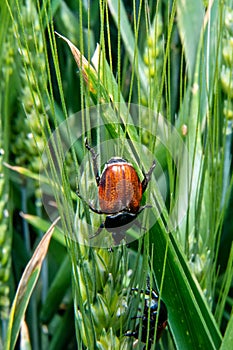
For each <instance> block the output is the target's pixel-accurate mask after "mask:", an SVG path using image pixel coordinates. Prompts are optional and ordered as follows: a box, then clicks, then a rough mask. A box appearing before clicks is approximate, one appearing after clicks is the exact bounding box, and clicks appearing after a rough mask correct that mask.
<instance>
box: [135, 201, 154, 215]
mask: <svg viewBox="0 0 233 350" xmlns="http://www.w3.org/2000/svg"><path fill="white" fill-rule="evenodd" d="M146 208H152V205H150V204H146V205H143V206H141V207H140V208H139V210H138V212H137V215H138V214H140V213H141V212H142V211H143V210H144V209H146Z"/></svg>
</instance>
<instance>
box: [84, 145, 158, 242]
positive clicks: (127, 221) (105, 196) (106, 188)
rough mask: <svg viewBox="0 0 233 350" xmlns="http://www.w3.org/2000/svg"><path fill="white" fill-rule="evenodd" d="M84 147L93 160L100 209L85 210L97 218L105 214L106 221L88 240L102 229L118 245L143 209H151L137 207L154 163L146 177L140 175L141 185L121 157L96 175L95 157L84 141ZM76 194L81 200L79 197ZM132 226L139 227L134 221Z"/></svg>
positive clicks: (132, 169) (130, 166)
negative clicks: (110, 235) (98, 215)
mask: <svg viewBox="0 0 233 350" xmlns="http://www.w3.org/2000/svg"><path fill="white" fill-rule="evenodd" d="M85 146H86V148H87V149H88V151H90V153H91V157H92V162H93V168H94V174H95V179H96V184H97V186H98V196H99V205H100V209H97V208H94V207H93V206H92V205H91V204H90V203H88V206H89V208H90V209H91V210H92V211H93V212H95V213H97V214H106V218H105V221H104V222H103V223H102V224H101V225H100V227H99V229H98V230H97V232H96V233H95V234H94V235H92V236H91V237H90V238H93V237H96V236H97V235H98V234H99V233H100V232H101V231H102V229H103V228H105V229H106V230H107V231H108V232H111V233H112V235H113V239H114V241H115V243H116V244H117V243H119V242H120V241H121V240H122V239H123V237H124V233H123V232H125V231H127V229H128V228H129V227H130V226H131V225H132V222H133V221H134V220H135V219H136V218H137V216H138V215H139V214H140V213H141V212H142V211H143V210H144V209H145V208H149V207H151V206H150V205H144V206H141V205H140V203H141V199H142V195H143V193H144V192H145V190H146V188H147V186H148V183H149V181H150V180H151V175H152V172H153V170H154V168H155V161H153V163H152V165H151V167H150V169H149V171H148V173H144V172H143V175H144V178H143V180H142V181H140V179H139V177H138V174H137V172H136V170H135V169H134V167H133V165H132V164H131V163H129V162H128V161H127V160H125V159H123V158H120V157H113V158H111V159H109V161H108V162H107V163H106V164H105V167H104V169H103V172H102V174H101V175H99V171H98V164H97V157H98V154H97V153H96V152H95V150H94V149H93V148H92V147H91V146H90V145H89V143H88V141H87V139H86V140H85ZM77 194H78V196H79V197H80V198H81V195H80V194H79V193H77ZM134 223H135V224H136V225H139V224H138V222H137V221H136V220H135V222H134Z"/></svg>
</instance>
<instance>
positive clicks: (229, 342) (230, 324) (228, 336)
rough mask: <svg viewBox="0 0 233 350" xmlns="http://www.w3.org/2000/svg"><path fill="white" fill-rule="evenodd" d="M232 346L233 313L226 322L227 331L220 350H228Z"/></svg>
mask: <svg viewBox="0 0 233 350" xmlns="http://www.w3.org/2000/svg"><path fill="white" fill-rule="evenodd" d="M232 346H233V313H231V318H230V321H229V322H228V325H227V329H226V332H225V335H224V338H223V341H222V345H221V347H220V350H229V349H232Z"/></svg>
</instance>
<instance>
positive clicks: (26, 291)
mask: <svg viewBox="0 0 233 350" xmlns="http://www.w3.org/2000/svg"><path fill="white" fill-rule="evenodd" d="M59 220H60V218H57V219H56V220H55V221H54V222H53V224H52V225H51V226H50V228H49V230H48V231H47V232H46V234H45V235H44V236H43V238H42V239H41V241H40V243H39V245H38V246H37V248H36V250H35V252H34V254H33V256H32V258H31V259H30V261H29V262H28V264H27V266H26V268H25V270H24V273H23V275H22V277H21V280H20V283H19V285H18V289H17V292H16V295H15V298H14V301H13V304H12V307H11V312H10V317H9V324H8V331H7V338H6V344H5V350H13V349H14V347H15V344H16V341H17V337H18V334H19V331H20V326H21V322H22V320H23V319H24V315H25V311H26V308H27V305H28V303H29V300H30V297H31V294H32V292H33V290H34V287H35V285H36V282H37V280H38V277H39V274H40V270H41V265H42V263H43V260H44V258H45V256H46V253H47V250H48V246H49V243H50V239H51V237H52V233H53V230H54V227H55V225H56V224H57V222H58V221H59Z"/></svg>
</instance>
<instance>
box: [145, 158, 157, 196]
mask: <svg viewBox="0 0 233 350" xmlns="http://www.w3.org/2000/svg"><path fill="white" fill-rule="evenodd" d="M155 166H156V162H155V160H154V161H153V163H152V165H151V167H150V169H149V171H148V173H146V174H145V173H144V172H143V175H144V179H143V180H142V193H144V192H145V190H146V188H147V185H148V183H149V182H150V179H151V175H152V172H153V170H154V168H155Z"/></svg>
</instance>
